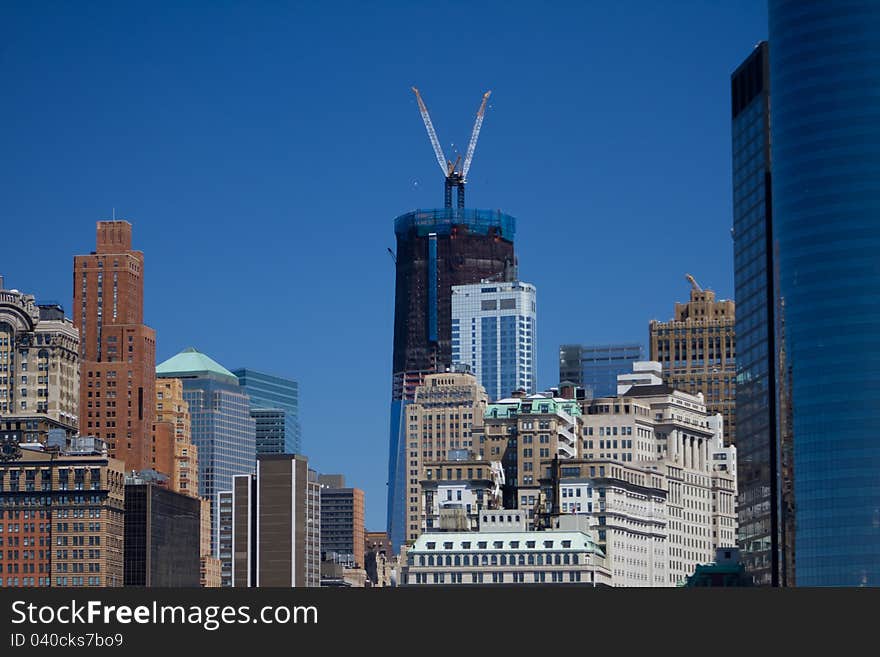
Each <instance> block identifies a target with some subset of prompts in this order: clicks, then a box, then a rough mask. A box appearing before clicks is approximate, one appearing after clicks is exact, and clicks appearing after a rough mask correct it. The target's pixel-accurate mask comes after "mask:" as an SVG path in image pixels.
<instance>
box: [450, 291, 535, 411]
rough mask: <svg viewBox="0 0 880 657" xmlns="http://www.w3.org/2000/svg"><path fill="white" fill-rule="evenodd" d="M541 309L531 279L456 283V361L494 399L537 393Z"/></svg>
mask: <svg viewBox="0 0 880 657" xmlns="http://www.w3.org/2000/svg"><path fill="white" fill-rule="evenodd" d="M536 308H537V306H536V293H535V286H534V285H530V284H529V283H522V282H520V281H511V282H504V281H501V282H492V283H490V282H480V283H473V284H470V285H454V286H452V362H453V363H455V364H459V363H460V364H463V365H465V366H468V367H469V368H470V371H471V372H473V374H474V376H476V377H477V381H479V382H480V385H482V386H483V387H484V388H485V389H486V393H487V394H488V395H489V399H492V400H496V399H501V398H503V397H508V396H510V395H512V394H513V393H514V391H516V390H523V391H525V392H526V393H529V394H531V393H533V392H535V379H536V378H537V360H536V356H535V349H536V347H535V326H536Z"/></svg>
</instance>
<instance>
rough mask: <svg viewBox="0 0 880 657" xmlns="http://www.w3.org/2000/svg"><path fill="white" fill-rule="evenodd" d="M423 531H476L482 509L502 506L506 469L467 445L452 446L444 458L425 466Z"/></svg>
mask: <svg viewBox="0 0 880 657" xmlns="http://www.w3.org/2000/svg"><path fill="white" fill-rule="evenodd" d="M423 473H424V474H423V475H422V477H423V478H422V480H421V482H420V485H421V500H420V502H421V518H420V523H419V524H420V526H421V533H424V532H436V531H472V530H473V531H476V529H477V528H478V527H479V517H480V513H481V512H482V511H484V510H486V509H501V508H503V507H502V504H503V498H502V491H503V490H504V470H503V469H502V468H501V463H500V461H495V462H491V461H484V460H483V459H481V458H477V456H476V455H475V453H474V452H473V451H471V450H467V449H454V450H449V453H448V456H447V458H446V459H444V460H440V461H436V462H434V463H428V464H426V465H425V466H424V468H423Z"/></svg>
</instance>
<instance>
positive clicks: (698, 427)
mask: <svg viewBox="0 0 880 657" xmlns="http://www.w3.org/2000/svg"><path fill="white" fill-rule="evenodd" d="M634 369H635V370H636V373H635V374H634V375H630V376H627V375H622V376H621V377H619V381H621V383H623V382H624V381H627V380H629V381H631V380H633V377H635V378H636V379H638V382H637V383H636V384H635V385H629V384H628V383H625V384H623V385H621V386H620V389H619V393H618V395H617V396H616V397H606V398H600V399H592V400H583V401H582V404H583V408H584V415H583V420H584V426H583V428H582V429H581V441H580V450H581V454H582V456H583V458H585V459H593V460H611V461H614V462H616V463H621V464H626V465H632V466H634V468H635V469H637V470H642V471H646V470H647V471H653V472H656V473H658V474H659V475H661V476H662V480H660V481H659V485H658V488H661V489H665V490H666V491H668V493H667V498H666V505H665V514H666V517H667V534H668V548H667V552H668V559H669V566H668V582H667V583H668V585H677V584H679V583H682V582H683V581H684V580H685V579H686V578H687V576H688V575H691V574H692V573H693V572H694V569H695V567H696V565H697V564H701V563H710V562H711V561H712V559H713V558H714V555H715V550H716V548H719V547H731V546H735V545H736V492H737V490H736V449H735V447H732V446H728V447H725V446H724V442H723V438H722V436H723V420H722V418H721V416H720V415H719V414H713V413H711V411H710V410H709V409H708V408H707V406H706V403H705V402H704V400H703V397H702V394H701V393H698V394H697V395H691V394H688V393H686V392H682V391H679V390H674V389H673V388H672V387H670V386H669V385H667V384H666V383H663V382H662V371H661V368H660V365H659V363H650V362H649V363H637V364H636V365H635V367H634ZM606 518H607V516H606ZM600 525H601V523H598V522H597V527H598V526H600ZM600 542H601V541H600ZM609 552H612V553H613V549H611V550H609ZM611 558H612V559H613V558H614V556H613V554H612V555H611Z"/></svg>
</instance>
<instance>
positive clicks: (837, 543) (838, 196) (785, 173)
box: [769, 0, 880, 586]
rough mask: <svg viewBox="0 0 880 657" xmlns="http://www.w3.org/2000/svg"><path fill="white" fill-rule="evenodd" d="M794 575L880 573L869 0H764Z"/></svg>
mask: <svg viewBox="0 0 880 657" xmlns="http://www.w3.org/2000/svg"><path fill="white" fill-rule="evenodd" d="M769 19H770V20H769V28H770V30H769V35H770V79H771V80H772V82H773V106H772V114H771V133H772V138H773V201H772V207H773V219H774V230H775V232H776V236H777V238H778V243H779V272H780V286H781V288H780V290H781V294H782V296H783V298H784V303H785V340H786V351H787V357H788V359H789V361H790V363H791V381H792V383H791V385H792V388H791V394H792V406H793V422H794V477H795V480H794V481H795V483H794V490H795V504H796V507H795V514H796V533H795V577H796V583H797V585H798V586H823V585H831V586H858V585H867V586H880V474H878V473H880V442H878V440H877V436H876V431H877V427H878V425H880V382H878V380H877V376H876V373H877V371H878V367H880V341H878V339H877V327H878V325H880V303H878V302H880V93H878V89H880V4H878V3H877V2H876V1H873V0H863V1H861V2H859V1H857V0H855V1H850V2H847V3H836V2H819V1H807V0H771V1H770V3H769Z"/></svg>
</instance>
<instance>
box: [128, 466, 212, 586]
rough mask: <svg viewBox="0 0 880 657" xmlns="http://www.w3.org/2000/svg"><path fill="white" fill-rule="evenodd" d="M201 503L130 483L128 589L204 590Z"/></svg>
mask: <svg viewBox="0 0 880 657" xmlns="http://www.w3.org/2000/svg"><path fill="white" fill-rule="evenodd" d="M200 524H201V504H200V502H199V499H198V498H196V497H189V496H187V495H182V494H181V493H175V492H174V491H171V490H168V489H167V488H163V487H162V486H160V485H158V484H157V483H155V482H152V481H146V480H145V479H142V478H140V477H129V478H127V479H126V484H125V541H124V550H125V557H124V559H123V581H124V585H125V586H158V587H175V588H180V587H195V588H198V587H199V557H200V550H199V548H200V542H199V529H200Z"/></svg>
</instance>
